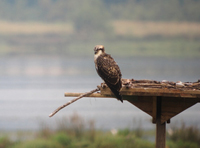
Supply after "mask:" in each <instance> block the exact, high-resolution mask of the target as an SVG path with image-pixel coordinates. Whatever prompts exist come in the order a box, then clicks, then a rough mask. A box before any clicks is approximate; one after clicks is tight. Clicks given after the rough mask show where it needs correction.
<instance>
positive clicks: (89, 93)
mask: <svg viewBox="0 0 200 148" xmlns="http://www.w3.org/2000/svg"><path fill="white" fill-rule="evenodd" d="M99 90H100V89H99V88H98V87H97V89H94V90H92V91H90V92H87V93H84V94H81V95H80V96H78V97H77V98H75V99H73V100H71V101H69V102H67V103H66V104H63V105H62V106H60V107H58V108H57V109H56V110H55V111H54V112H52V113H51V114H50V115H49V117H52V116H54V115H55V114H56V113H57V112H58V111H60V110H61V109H63V108H64V107H66V106H68V105H70V104H72V103H73V102H75V101H77V100H79V99H81V98H83V97H86V96H89V95H91V94H93V93H95V92H97V91H99Z"/></svg>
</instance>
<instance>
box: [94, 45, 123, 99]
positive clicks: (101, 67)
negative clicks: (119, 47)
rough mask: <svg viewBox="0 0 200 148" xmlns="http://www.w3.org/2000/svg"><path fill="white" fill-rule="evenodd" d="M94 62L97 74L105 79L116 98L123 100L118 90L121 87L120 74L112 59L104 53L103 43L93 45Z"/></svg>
mask: <svg viewBox="0 0 200 148" xmlns="http://www.w3.org/2000/svg"><path fill="white" fill-rule="evenodd" d="M94 54H95V55H94V63H95V68H96V70H97V73H98V74H99V76H100V77H101V78H102V79H103V80H104V81H105V83H106V84H107V86H108V87H109V88H110V89H111V91H112V92H113V94H114V95H115V96H116V97H117V99H118V100H120V101H121V102H123V99H122V96H121V94H120V90H121V88H122V80H121V77H122V74H121V71H120V69H119V66H118V65H117V63H116V62H115V61H114V59H113V58H112V57H111V56H110V55H109V54H106V53H105V50H104V46H103V45H97V46H95V47H94Z"/></svg>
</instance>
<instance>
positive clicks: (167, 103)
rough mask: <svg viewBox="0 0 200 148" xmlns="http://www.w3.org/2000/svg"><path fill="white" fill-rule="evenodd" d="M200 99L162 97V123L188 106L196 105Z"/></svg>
mask: <svg viewBox="0 0 200 148" xmlns="http://www.w3.org/2000/svg"><path fill="white" fill-rule="evenodd" d="M197 102H198V99H195V98H194V99H193V98H171V97H162V104H161V106H162V111H161V123H164V122H166V121H167V120H169V119H171V118H172V117H174V116H176V115H177V114H179V113H181V112H182V111H184V110H186V109H187V108H189V107H191V106H193V105H195V104H196V103H197Z"/></svg>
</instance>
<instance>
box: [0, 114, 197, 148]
mask: <svg viewBox="0 0 200 148" xmlns="http://www.w3.org/2000/svg"><path fill="white" fill-rule="evenodd" d="M54 128H55V127H54ZM154 136H155V131H153V130H149V131H147V130H142V129H141V128H140V127H138V128H136V129H128V128H127V129H112V130H110V131H100V130H97V129H95V123H94V121H87V122H86V121H85V120H83V118H81V117H80V116H79V115H77V114H74V115H72V116H70V117H69V118H62V119H59V120H58V121H57V125H56V128H55V129H54V130H52V128H51V127H48V126H47V125H45V124H41V130H39V131H34V132H33V131H32V132H30V131H29V132H11V133H7V136H6V133H5V134H2V132H1V136H0V148H64V147H68V148H133V147H134V148H154V147H155V143H154V142H152V140H151V141H149V140H148V138H147V137H151V139H152V138H153V137H154ZM199 141H200V129H199V128H197V127H195V126H189V127H187V126H185V124H182V126H179V127H176V126H172V127H171V128H170V129H168V131H167V148H199V147H200V144H199Z"/></svg>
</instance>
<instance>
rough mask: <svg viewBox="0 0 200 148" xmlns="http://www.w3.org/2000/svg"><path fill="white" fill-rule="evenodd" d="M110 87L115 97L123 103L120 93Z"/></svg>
mask: <svg viewBox="0 0 200 148" xmlns="http://www.w3.org/2000/svg"><path fill="white" fill-rule="evenodd" d="M110 89H111V91H112V92H113V94H114V95H115V96H116V98H117V99H118V100H120V101H121V102H122V103H123V98H122V95H121V94H120V92H119V91H117V90H115V89H112V88H110Z"/></svg>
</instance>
